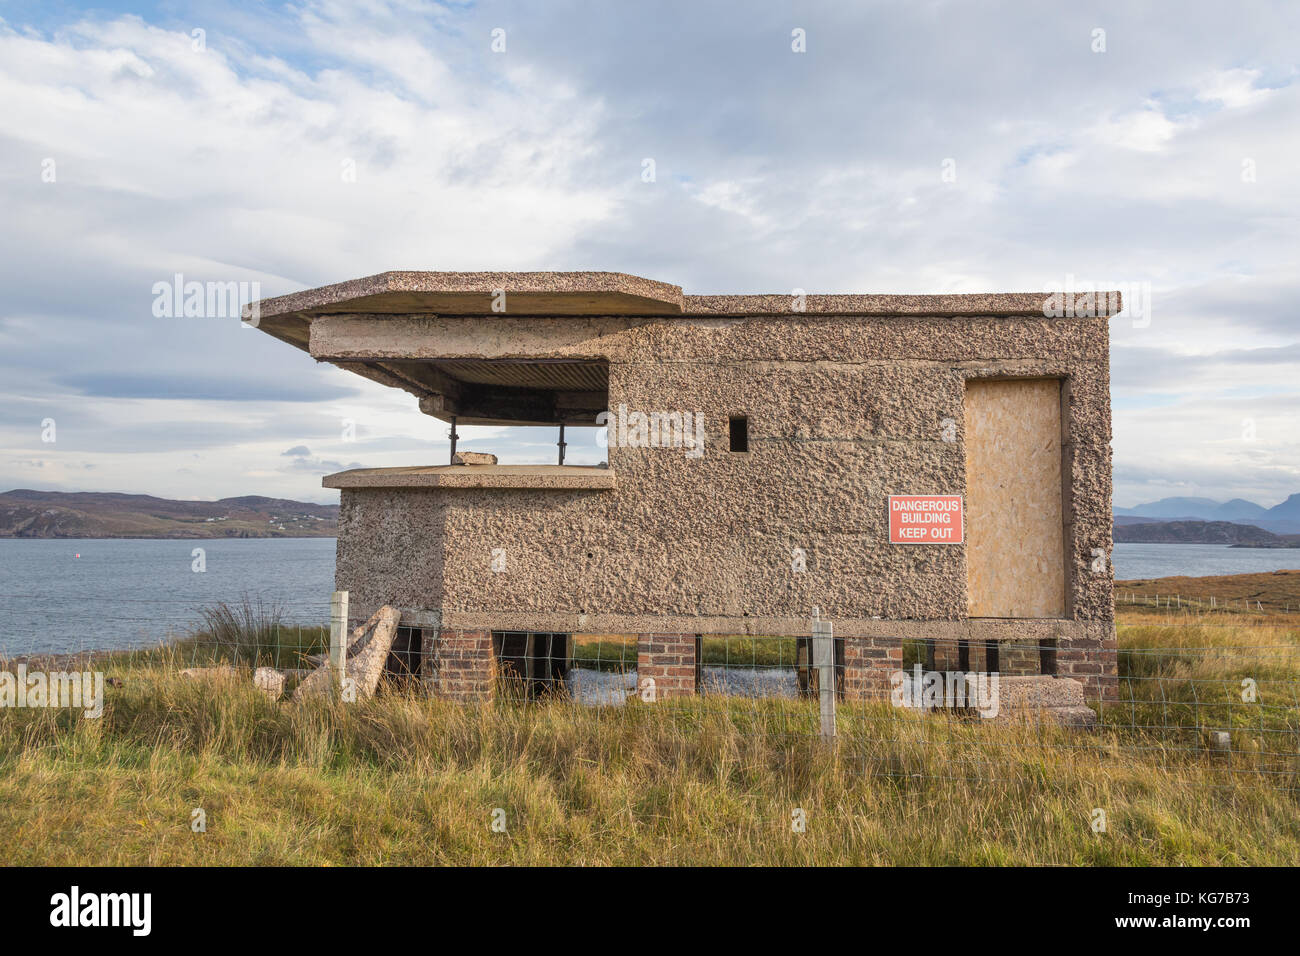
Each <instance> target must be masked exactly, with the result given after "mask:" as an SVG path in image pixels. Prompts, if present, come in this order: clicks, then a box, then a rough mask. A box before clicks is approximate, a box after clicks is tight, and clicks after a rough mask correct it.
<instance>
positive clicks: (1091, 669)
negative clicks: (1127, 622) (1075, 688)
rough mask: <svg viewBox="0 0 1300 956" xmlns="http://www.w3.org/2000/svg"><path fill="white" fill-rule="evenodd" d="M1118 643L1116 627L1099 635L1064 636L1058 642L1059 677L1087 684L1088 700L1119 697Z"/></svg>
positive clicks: (1085, 692)
mask: <svg viewBox="0 0 1300 956" xmlns="http://www.w3.org/2000/svg"><path fill="white" fill-rule="evenodd" d="M1118 647H1119V645H1118V643H1117V642H1116V640H1115V627H1114V625H1111V626H1110V628H1109V633H1106V632H1103V633H1102V636H1099V637H1062V638H1059V639H1058V640H1057V642H1056V676H1057V677H1073V678H1074V679H1075V680H1077V681H1078V682H1079V683H1081V684H1083V696H1084V697H1085V698H1086V699H1087V700H1088V701H1106V702H1109V701H1114V700H1118V699H1119V661H1118V653H1119V652H1118Z"/></svg>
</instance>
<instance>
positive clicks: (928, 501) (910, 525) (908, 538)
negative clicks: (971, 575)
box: [889, 495, 962, 544]
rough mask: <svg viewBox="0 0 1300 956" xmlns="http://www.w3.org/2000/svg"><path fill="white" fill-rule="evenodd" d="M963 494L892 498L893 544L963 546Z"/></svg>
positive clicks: (891, 523)
mask: <svg viewBox="0 0 1300 956" xmlns="http://www.w3.org/2000/svg"><path fill="white" fill-rule="evenodd" d="M961 542H962V517H961V495H890V496H889V543H890V544H961Z"/></svg>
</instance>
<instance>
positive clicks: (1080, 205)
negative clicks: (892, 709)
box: [0, 0, 1300, 503]
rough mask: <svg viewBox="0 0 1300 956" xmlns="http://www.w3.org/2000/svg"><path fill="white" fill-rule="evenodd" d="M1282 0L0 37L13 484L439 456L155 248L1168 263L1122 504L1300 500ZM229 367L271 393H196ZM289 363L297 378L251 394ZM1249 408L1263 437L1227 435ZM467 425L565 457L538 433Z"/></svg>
mask: <svg viewBox="0 0 1300 956" xmlns="http://www.w3.org/2000/svg"><path fill="white" fill-rule="evenodd" d="M1267 6H1268V7H1269V10H1268V13H1267V14H1266V15H1265V14H1261V16H1260V19H1259V20H1258V21H1251V20H1250V19H1248V18H1246V17H1245V16H1243V14H1242V13H1241V11H1239V10H1237V9H1235V8H1228V7H1223V6H1221V5H1216V4H1212V3H1208V2H1207V3H1200V4H1197V3H1189V4H1185V5H1183V6H1182V7H1180V10H1179V15H1178V17H1177V18H1171V17H1168V16H1167V15H1165V14H1162V13H1160V12H1158V11H1146V10H1144V9H1139V8H1137V7H1133V8H1127V7H1126V8H1124V9H1122V10H1117V9H1114V8H1109V7H1107V8H1105V9H1104V12H1105V17H1104V18H1102V17H1101V12H1102V11H1101V8H1099V9H1097V10H1093V9H1090V8H1088V7H1087V5H1085V7H1083V8H1079V9H1078V10H1077V11H1076V12H1075V13H1074V14H1072V15H1071V16H1068V17H1066V16H1062V17H1057V18H1050V17H1049V18H1044V17H1041V16H1040V15H1039V14H1038V11H1037V6H1036V5H1035V4H1033V3H1031V2H1029V0H1025V2H1023V3H1014V2H1013V3H1009V4H1006V5H1004V7H1003V8H1001V9H1000V11H999V13H998V14H997V15H992V14H990V13H988V11H985V10H982V9H977V8H974V7H972V6H971V5H968V4H962V3H935V4H926V5H911V6H898V7H876V6H868V5H864V6H861V7H858V6H853V5H844V4H832V3H810V4H808V5H807V6H806V7H805V8H802V9H801V21H802V25H804V26H805V27H806V28H807V30H808V37H809V50H808V52H807V53H806V54H800V55H795V54H792V53H790V51H789V44H788V37H789V29H790V25H789V24H788V23H787V22H786V20H787V19H788V14H787V13H785V12H783V11H781V10H780V9H777V8H772V9H768V8H755V9H754V10H753V11H752V12H751V13H750V14H749V15H747V16H746V17H744V18H737V17H736V16H735V13H734V9H732V8H731V7H730V6H729V5H727V4H723V3H716V4H715V3H709V2H692V3H680V4H679V3H676V2H665V3H663V4H654V5H596V6H593V5H590V4H586V3H579V2H575V0H555V2H554V3H553V4H547V5H546V7H545V9H540V8H532V7H525V6H520V5H505V4H498V3H494V2H491V0H489V2H487V3H484V4H475V5H469V6H465V7H447V6H441V5H438V4H433V3H425V2H420V0H394V2H384V0H367V2H366V3H364V4H363V5H360V6H358V5H354V4H344V3H336V2H332V0H330V2H304V3H300V4H297V5H293V6H286V7H274V8H272V7H265V6H257V7H246V6H229V5H225V4H220V3H218V4H204V5H202V6H201V7H200V6H196V7H194V8H193V9H190V8H187V7H186V6H185V5H184V3H182V4H181V5H180V6H179V7H177V8H175V9H176V11H177V12H175V13H173V14H154V15H151V17H150V19H149V20H145V19H141V18H139V17H132V16H121V17H106V16H104V15H102V14H94V15H86V16H84V17H80V18H77V19H72V20H69V19H66V18H64V19H59V14H57V13H54V14H46V15H45V16H46V17H47V18H49V19H47V20H45V21H42V22H41V23H40V24H39V26H38V27H29V26H28V25H27V24H26V23H25V22H24V23H9V24H4V23H3V22H0V103H4V112H5V116H4V122H3V125H2V126H0V208H3V209H4V211H5V227H4V228H3V229H0V283H2V284H3V289H4V292H5V296H4V298H3V299H2V300H0V350H2V351H0V371H2V372H3V374H2V375H0V483H3V482H5V481H9V482H13V483H19V476H21V475H26V476H28V477H27V479H26V480H27V481H28V482H31V481H33V480H34V479H33V478H31V475H33V474H37V473H41V474H43V475H44V476H45V477H43V478H42V480H43V481H47V482H53V483H57V484H59V485H62V486H67V487H81V488H90V487H95V488H100V489H107V488H110V487H111V488H114V489H117V490H127V491H151V492H155V493H166V494H172V495H175V496H178V497H191V496H193V495H195V494H198V495H208V496H213V497H216V496H221V495H231V494H245V493H266V494H277V495H284V496H296V497H313V498H317V499H319V498H321V497H322V496H323V494H324V493H323V492H322V491H321V489H320V488H319V487H318V482H317V481H316V477H315V475H313V474H311V473H309V470H303V471H299V470H293V469H288V470H287V469H286V467H285V466H286V464H287V463H289V459H286V458H283V457H282V456H281V453H282V452H284V450H285V449H286V448H291V447H294V446H297V445H302V446H305V447H306V448H309V449H310V452H311V454H310V456H294V459H295V460H304V459H306V460H319V461H321V462H331V463H352V462H357V461H359V462H362V463H364V464H365V465H385V464H416V463H421V462H425V463H427V462H429V461H441V460H443V459H444V458H445V455H446V448H447V442H446V425H445V424H444V423H441V422H438V421H435V420H432V419H429V418H427V417H425V416H422V415H420V414H419V413H418V412H417V411H416V410H415V408H414V402H413V400H412V399H411V398H410V396H408V395H406V394H405V393H398V392H394V391H391V390H388V389H384V388H382V387H381V386H378V385H374V384H373V383H369V382H366V381H363V380H360V379H358V378H357V377H355V376H351V375H348V374H347V373H344V372H341V371H339V370H335V369H331V368H328V367H318V366H316V365H315V364H314V363H313V362H312V361H311V360H310V358H309V357H307V356H305V355H303V354H301V353H299V352H297V351H295V350H293V349H290V348H289V347H288V346H285V345H283V344H281V343H279V342H277V341H274V340H271V339H270V338H269V337H267V336H262V335H259V334H257V333H253V332H249V331H247V330H243V329H240V328H239V327H238V326H237V325H234V324H223V323H219V322H215V321H209V320H194V321H190V322H181V321H161V320H157V319H153V318H152V316H151V315H150V314H149V302H150V294H149V289H150V287H151V284H152V283H153V282H154V281H157V280H159V279H169V278H170V277H171V275H172V274H173V273H175V272H182V273H184V274H185V275H186V276H187V277H191V278H195V279H199V280H209V279H212V280H230V279H234V280H246V281H257V282H260V283H261V289H262V294H263V295H274V294H278V293H281V292H287V291H291V290H294V289H297V288H302V287H305V286H312V285H317V284H323V283H326V282H334V281H340V280H343V279H348V278H354V277H357V276H362V275H368V274H372V273H375V272H380V271H384V270H387V269H402V268H410V269H435V270H437V269H500V270H509V269H610V270H620V271H628V272H633V273H637V274H641V275H646V276H649V277H651V278H655V279H662V280H665V281H669V282H674V283H678V284H681V285H683V286H684V287H685V288H686V289H687V291H688V292H772V291H785V290H788V289H791V288H795V287H800V288H804V289H807V290H808V291H810V292H819V291H825V292H852V291H880V292H940V291H990V290H993V291H997V290H1010V289H1025V290H1031V291H1035V290H1041V289H1043V288H1045V284H1046V283H1049V282H1060V281H1062V280H1063V279H1064V277H1065V276H1066V275H1067V274H1074V275H1077V276H1101V277H1111V279H1112V280H1113V281H1117V282H1126V283H1127V282H1149V283H1150V284H1151V287H1152V298H1153V305H1154V317H1153V321H1152V323H1151V325H1150V326H1149V327H1146V328H1133V327H1132V325H1131V324H1128V323H1124V322H1116V323H1114V325H1113V330H1112V342H1113V347H1114V355H1115V394H1116V399H1117V406H1116V415H1115V423H1116V462H1117V466H1118V469H1119V474H1122V475H1124V476H1125V477H1124V478H1123V479H1122V493H1123V494H1124V495H1126V496H1130V497H1131V496H1138V497H1141V496H1143V495H1148V496H1150V497H1159V495H1158V494H1155V493H1154V492H1155V491H1156V490H1157V489H1159V488H1161V487H1163V485H1162V482H1179V481H1184V480H1195V481H1204V482H1207V483H1211V484H1213V485H1214V493H1215V494H1218V493H1220V491H1221V490H1222V488H1226V486H1227V485H1228V484H1231V480H1232V477H1233V476H1237V480H1238V481H1239V483H1240V485H1241V487H1242V488H1246V489H1252V488H1253V489H1255V490H1256V491H1257V492H1258V493H1259V494H1261V495H1265V494H1267V495H1272V496H1273V497H1279V496H1280V495H1281V494H1282V493H1283V492H1284V491H1286V489H1287V488H1288V487H1290V484H1294V486H1295V487H1294V488H1291V490H1300V480H1297V481H1293V479H1295V477H1296V476H1295V469H1296V467H1297V466H1298V465H1300V449H1298V448H1296V446H1295V443H1294V441H1293V440H1292V439H1290V438H1288V437H1287V429H1288V427H1289V426H1288V419H1287V417H1286V415H1287V414H1289V412H1283V411H1280V410H1281V409H1289V408H1290V407H1291V405H1290V404H1289V403H1290V398H1289V397H1288V396H1290V395H1292V386H1293V382H1294V380H1295V378H1296V376H1295V369H1294V365H1293V364H1290V363H1289V360H1288V359H1286V356H1287V355H1288V354H1289V353H1286V352H1285V351H1284V350H1285V349H1286V347H1287V346H1290V345H1293V344H1294V343H1296V342H1297V341H1298V340H1300V335H1298V334H1297V329H1296V326H1297V323H1296V318H1295V307H1294V303H1295V302H1296V301H1297V295H1298V294H1300V287H1297V283H1296V280H1295V277H1294V265H1295V262H1296V261H1297V258H1300V257H1298V256H1297V252H1298V251H1300V235H1298V233H1300V179H1298V178H1297V177H1295V176H1294V175H1292V172H1291V170H1292V169H1293V167H1294V165H1295V162H1294V157H1295V156H1296V155H1297V154H1300V122H1297V119H1298V118H1300V84H1297V83H1296V82H1295V79H1296V71H1295V68H1294V67H1293V66H1292V64H1293V62H1294V54H1293V49H1292V46H1293V43H1292V38H1293V37H1294V35H1295V33H1296V32H1297V30H1298V29H1300V11H1298V8H1296V7H1295V5H1293V4H1291V5H1288V4H1285V3H1279V4H1273V5H1267ZM1103 20H1104V22H1105V23H1106V24H1107V33H1108V50H1109V52H1107V53H1105V54H1093V53H1092V52H1091V51H1090V49H1089V36H1090V32H1089V31H1090V29H1091V26H1092V25H1093V23H1094V21H1095V22H1103ZM191 21H193V22H191ZM196 23H197V24H200V25H202V26H204V27H205V29H206V30H207V33H206V49H204V50H202V51H196V50H195V49H194V44H193V38H192V37H191V33H190V31H191V29H192V28H193V26H194V25H195V24H196ZM497 26H501V27H503V28H505V29H506V30H507V35H508V52H507V53H505V54H494V53H492V52H491V49H490V47H489V42H490V30H491V29H492V28H494V27H497ZM646 156H653V157H655V159H656V162H657V166H658V170H657V171H658V181H657V182H656V183H653V184H646V183H643V182H641V179H640V173H641V166H640V164H641V160H642V159H643V158H644V157H646ZM47 159H52V160H54V163H55V169H56V170H57V178H56V181H55V182H54V183H45V182H42V179H41V174H42V170H43V165H42V164H43V162H44V161H45V160H47ZM945 159H952V160H953V161H954V163H955V170H956V179H955V181H952V182H947V181H944V180H943V179H942V178H941V171H942V166H941V164H942V163H943V161H944V160H945ZM349 163H350V165H347V164H349ZM1247 168H1249V169H1250V170H1251V171H1252V172H1253V178H1247V177H1246V176H1244V174H1243V171H1244V170H1246V169H1247ZM352 170H354V171H355V181H347V180H348V178H349V176H348V175H346V174H347V173H349V172H350V171H352ZM1268 349H1274V350H1281V351H1278V352H1276V353H1274V354H1276V355H1277V356H1279V357H1281V359H1280V360H1279V361H1272V362H1263V361H1259V360H1258V359H1260V357H1261V356H1263V355H1264V352H1262V351H1260V350H1268ZM1252 355H1253V356H1254V358H1253V359H1252V358H1251V356H1252ZM1144 362H1145V363H1146V365H1145V366H1144V365H1143V363H1144ZM1153 363H1154V364H1153ZM223 378H224V379H228V380H230V381H232V382H235V383H238V386H239V387H240V388H246V389H248V390H249V391H250V392H253V391H256V392H257V393H258V395H259V397H258V398H257V399H256V400H251V401H243V402H240V401H231V400H228V396H225V397H222V396H219V395H215V394H214V395H213V396H211V397H209V398H208V399H206V400H204V399H203V398H202V397H201V395H202V394H203V392H202V389H203V388H207V389H208V390H209V392H215V391H216V390H215V389H213V388H212V384H213V382H215V381H217V380H218V379H223ZM181 380H185V381H187V382H189V383H191V385H193V386H194V387H187V388H184V389H180V388H178V389H177V395H174V396H171V397H168V396H167V395H166V394H162V393H163V392H165V391H166V389H167V387H168V384H167V383H168V382H169V381H181ZM283 382H293V383H295V386H296V387H298V388H299V395H298V396H297V397H298V398H300V399H302V400H299V401H291V400H289V398H291V397H292V396H289V395H286V394H280V395H279V397H276V395H275V394H274V393H273V392H268V393H267V394H266V395H262V394H261V392H262V390H263V389H264V388H265V389H273V388H274V386H275V385H276V384H277V383H283ZM1247 392H1248V394H1247ZM142 396H144V397H142ZM312 396H315V397H312ZM1260 402H1264V403H1265V404H1266V406H1267V407H1265V408H1263V409H1262V410H1261V409H1260V408H1259V403H1260ZM1251 403H1254V406H1253V407H1255V413H1254V414H1256V416H1257V418H1258V420H1259V423H1260V434H1261V436H1264V437H1261V439H1260V441H1262V442H1263V443H1264V444H1262V445H1260V444H1256V445H1255V446H1253V447H1252V448H1251V449H1249V450H1243V449H1242V448H1239V447H1237V445H1234V444H1233V443H1232V440H1231V438H1230V436H1231V435H1232V434H1233V433H1234V429H1239V425H1240V421H1239V419H1240V417H1242V416H1245V415H1247V414H1250V413H1249V412H1248V411H1245V410H1244V409H1245V408H1246V407H1247V406H1250V405H1251ZM47 415H52V416H53V417H56V418H58V419H59V421H60V423H61V424H60V441H59V443H58V444H57V445H56V446H54V447H49V446H44V445H42V444H41V443H40V441H39V428H38V427H37V426H38V424H39V422H40V421H41V420H42V418H43V417H46V416H47ZM344 419H347V420H350V421H352V422H354V423H355V424H356V432H357V441H356V442H353V443H348V442H345V441H343V440H342V438H341V434H340V422H341V421H342V420H344ZM64 422H66V423H67V427H66V428H64V427H63V423H64ZM187 423H191V424H189V425H187ZM461 432H462V443H463V444H466V443H468V446H469V447H478V448H482V449H485V450H491V451H496V452H498V453H501V454H503V455H505V456H507V459H508V460H532V461H550V460H553V456H554V445H553V436H551V435H550V434H547V433H542V432H533V433H527V432H520V431H518V430H509V431H507V430H501V429H494V430H486V429H469V428H462V430H461ZM588 435H589V433H588V432H583V433H580V434H578V435H572V436H570V439H571V440H573V441H575V442H581V441H585V439H586V438H587V437H588ZM1222 435H1226V436H1229V437H1228V438H1225V439H1223V440H1222V441H1220V440H1219V438H1217V437H1215V436H1222ZM1238 444H1240V443H1238ZM1261 449H1262V451H1261ZM595 453H596V452H595V449H594V447H592V448H587V447H583V448H579V447H578V446H576V445H575V446H574V447H571V448H570V449H569V455H570V460H576V458H575V456H577V455H589V456H592V457H594V456H595ZM191 454H198V455H200V456H201V458H200V459H191V458H188V457H186V456H189V455H191ZM182 459H184V460H182ZM34 462H39V463H41V464H42V467H40V468H36V467H34V466H33V465H32V464H31V463H34ZM86 463H92V464H93V465H94V466H95V467H94V469H93V472H92V473H91V474H92V475H93V477H88V475H87V473H86V470H85V468H84V465H85V464H86ZM1187 476H1192V479H1188V477H1187ZM254 478H255V479H256V480H255V481H254ZM88 482H93V485H92V484H88ZM1289 483H1290V484H1289ZM254 485H255V486H254ZM1221 486H1222V487H1221ZM1119 487H1120V484H1117V488H1119ZM1206 493H1209V492H1208V491H1207V492H1206ZM1129 503H1131V501H1130V502H1129Z"/></svg>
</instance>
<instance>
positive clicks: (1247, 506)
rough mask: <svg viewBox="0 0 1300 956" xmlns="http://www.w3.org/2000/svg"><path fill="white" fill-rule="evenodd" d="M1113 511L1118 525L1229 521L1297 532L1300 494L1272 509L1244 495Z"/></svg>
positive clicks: (1168, 500) (1164, 500)
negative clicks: (1140, 522)
mask: <svg viewBox="0 0 1300 956" xmlns="http://www.w3.org/2000/svg"><path fill="white" fill-rule="evenodd" d="M1113 513H1114V515H1115V523H1116V525H1117V526H1118V525H1120V524H1124V525H1130V524H1135V523H1137V522H1139V521H1152V520H1155V521H1211V522H1213V521H1230V522H1232V523H1234V524H1249V525H1254V526H1256V527H1258V528H1263V529H1264V530H1266V531H1272V532H1273V533H1274V534H1294V533H1297V532H1300V494H1294V495H1291V496H1290V497H1289V498H1287V499H1286V501H1283V502H1282V503H1281V504H1277V505H1274V506H1273V507H1272V508H1265V507H1264V506H1263V505H1260V504H1256V503H1255V502H1253V501H1247V500H1246V499H1244V498H1233V499H1232V500H1231V501H1224V502H1219V501H1215V500H1214V499H1213V498H1161V499H1160V500H1159V501H1150V502H1147V503H1146V504H1141V505H1137V506H1135V507H1133V508H1115V509H1113ZM1121 519H1122V520H1121Z"/></svg>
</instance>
